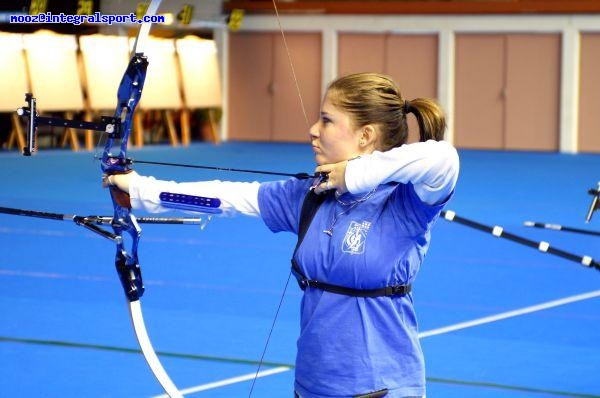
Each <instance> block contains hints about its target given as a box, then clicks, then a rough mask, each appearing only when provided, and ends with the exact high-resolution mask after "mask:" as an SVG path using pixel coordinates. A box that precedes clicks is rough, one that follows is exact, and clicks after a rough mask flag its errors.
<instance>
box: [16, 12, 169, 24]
mask: <svg viewBox="0 0 600 398" xmlns="http://www.w3.org/2000/svg"><path fill="white" fill-rule="evenodd" d="M86 22H87V23H101V24H107V25H112V24H114V23H138V24H141V23H145V22H151V23H164V22H165V16H164V15H144V16H143V17H141V18H138V17H137V15H135V13H133V12H132V13H130V14H126V15H104V14H101V13H99V12H95V13H93V14H89V15H70V14H64V13H62V12H61V13H60V14H52V13H51V12H45V13H42V14H38V15H11V16H10V23H70V24H73V25H81V24H82V23H86Z"/></svg>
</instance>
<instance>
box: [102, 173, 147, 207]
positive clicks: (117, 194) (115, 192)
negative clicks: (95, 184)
mask: <svg viewBox="0 0 600 398" xmlns="http://www.w3.org/2000/svg"><path fill="white" fill-rule="evenodd" d="M137 175H138V174H137V173H136V172H135V171H133V170H128V171H125V172H121V173H113V174H104V176H103V178H102V185H103V186H104V187H108V188H110V194H111V195H112V197H113V198H114V200H115V202H116V203H117V204H118V205H119V206H121V207H124V208H127V209H131V201H130V198H129V182H130V180H131V178H132V177H133V176H137Z"/></svg>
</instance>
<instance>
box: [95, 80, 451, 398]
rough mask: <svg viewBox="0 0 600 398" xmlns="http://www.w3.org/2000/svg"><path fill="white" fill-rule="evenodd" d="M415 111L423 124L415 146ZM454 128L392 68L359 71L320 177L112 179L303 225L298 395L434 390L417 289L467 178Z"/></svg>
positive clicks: (298, 255) (339, 93)
mask: <svg viewBox="0 0 600 398" xmlns="http://www.w3.org/2000/svg"><path fill="white" fill-rule="evenodd" d="M408 114H413V115H414V116H415V117H416V119H417V122H418V125H419V134H420V142H417V143H414V144H406V142H407V137H408V126H407V116H408ZM445 128H446V124H445V118H444V115H443V112H442V110H441V108H440V107H439V106H438V105H437V104H436V103H435V102H434V101H433V100H431V99H425V98H417V99H414V100H411V101H408V100H404V99H403V98H402V95H401V93H400V90H399V89H398V87H397V86H396V84H395V83H394V82H393V81H392V80H391V79H390V78H389V77H386V76H384V75H380V74H375V73H359V74H352V75H348V76H344V77H341V78H339V79H337V80H335V81H333V82H332V83H331V84H330V85H329V87H328V89H327V92H326V94H325V97H324V100H323V102H322V106H321V113H320V118H319V120H318V121H317V122H316V123H315V124H314V125H313V126H312V127H311V128H310V141H311V144H312V148H313V150H314V153H315V159H316V163H317V167H316V172H317V173H319V175H320V176H322V178H319V179H316V181H310V180H300V179H296V178H292V179H289V180H287V181H273V182H264V183H258V182H253V183H246V182H227V181H202V182H191V183H176V182H173V181H158V180H156V179H154V178H153V177H143V176H140V175H138V174H137V173H135V172H132V173H129V174H124V175H112V176H108V178H107V179H106V182H107V184H108V185H116V186H117V187H118V188H120V189H121V190H123V191H125V192H128V193H129V195H130V199H131V204H132V206H133V207H134V208H143V209H145V210H147V211H150V212H160V211H165V210H167V208H166V207H168V206H166V204H165V203H164V200H163V201H161V198H160V196H161V195H160V193H161V192H171V193H178V194H185V195H193V196H202V197H215V198H219V199H220V201H221V208H222V209H223V211H226V212H239V213H242V214H246V215H252V216H259V217H260V218H261V219H262V220H263V221H264V223H265V224H266V225H267V227H268V228H269V229H271V230H272V231H273V232H280V231H288V232H293V233H296V234H299V242H298V246H297V247H296V250H295V251H294V254H293V261H292V263H293V272H294V275H295V276H296V278H297V279H298V282H299V284H300V286H301V287H302V288H303V290H304V295H303V298H302V305H301V308H300V312H301V330H300V336H299V338H298V341H297V347H298V352H297V357H296V375H295V385H294V389H295V394H296V396H297V397H301V398H325V397H327V398H332V397H361V396H364V397H384V396H385V397H386V398H395V397H424V396H425V365H424V358H423V353H422V351H421V347H420V344H419V339H418V328H417V320H416V316H415V311H414V308H413V298H412V293H411V286H412V283H413V282H414V280H415V278H416V276H417V273H418V271H419V268H420V266H421V263H422V262H423V259H424V257H425V254H426V252H427V249H428V247H429V243H430V231H431V228H432V226H433V224H434V223H435V221H436V220H437V218H438V217H439V214H440V212H441V210H442V208H443V206H444V205H445V204H446V203H447V202H448V200H449V199H450V198H451V197H452V194H453V192H454V187H455V185H456V181H457V177H458V169H459V159H458V155H457V152H456V150H455V149H454V147H452V146H451V145H450V144H449V143H448V142H446V141H443V137H444V131H445Z"/></svg>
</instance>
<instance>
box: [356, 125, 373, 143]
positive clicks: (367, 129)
mask: <svg viewBox="0 0 600 398" xmlns="http://www.w3.org/2000/svg"><path fill="white" fill-rule="evenodd" d="M376 143H377V130H376V129H375V126H373V125H372V124H367V125H365V126H363V127H362V128H361V131H360V135H359V139H358V145H359V146H360V147H361V148H368V147H371V146H376Z"/></svg>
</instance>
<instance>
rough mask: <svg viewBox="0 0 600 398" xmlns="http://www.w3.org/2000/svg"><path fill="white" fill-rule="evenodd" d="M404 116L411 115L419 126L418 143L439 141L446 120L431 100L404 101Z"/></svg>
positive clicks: (441, 138)
mask: <svg viewBox="0 0 600 398" xmlns="http://www.w3.org/2000/svg"><path fill="white" fill-rule="evenodd" d="M403 108H404V111H405V114H409V113H412V114H413V115H415V117H416V119H417V123H418V124H419V138H420V139H419V141H421V142H424V141H427V140H436V141H441V140H443V139H444V133H445V131H446V118H445V116H444V112H443V110H442V108H441V107H440V106H439V105H438V104H437V102H435V101H434V100H432V99H429V98H415V99H413V100H412V101H404V106H403Z"/></svg>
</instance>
